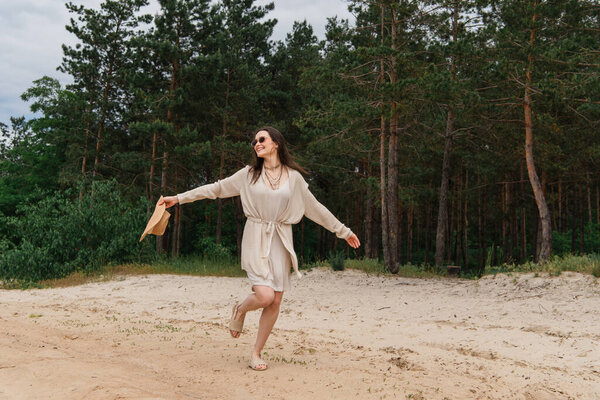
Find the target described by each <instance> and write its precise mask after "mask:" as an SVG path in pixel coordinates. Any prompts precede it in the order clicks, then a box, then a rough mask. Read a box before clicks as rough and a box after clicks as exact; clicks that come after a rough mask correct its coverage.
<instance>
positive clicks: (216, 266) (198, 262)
mask: <svg viewBox="0 0 600 400" xmlns="http://www.w3.org/2000/svg"><path fill="white" fill-rule="evenodd" d="M320 267H326V268H331V265H330V264H329V263H328V262H327V261H317V262H314V263H309V264H304V265H303V266H302V269H312V268H320ZM344 268H348V269H354V270H359V271H363V272H366V273H367V274H375V275H383V276H386V275H390V276H402V277H407V278H434V277H445V276H447V273H446V270H445V269H444V268H443V269H442V270H441V272H436V270H435V267H433V266H430V265H413V264H405V265H401V266H400V267H399V270H398V273H397V274H392V273H390V272H389V271H388V270H387V269H386V268H385V267H384V265H383V263H382V262H381V261H379V260H377V259H369V258H365V259H360V260H359V259H346V260H345V261H344ZM564 271H572V272H578V273H582V274H587V275H593V276H595V277H596V278H600V254H588V255H583V256H576V255H566V256H554V257H553V258H552V259H550V260H549V261H547V262H546V263H544V264H538V263H533V262H527V263H525V264H502V265H498V266H488V267H486V269H485V271H484V276H485V275H495V274H498V273H532V272H533V273H536V274H537V273H547V274H549V275H550V276H558V275H560V274H561V273H562V272H564ZM151 274H175V275H193V276H228V277H245V276H246V272H245V271H243V270H242V269H241V267H240V264H239V261H238V260H237V259H236V258H222V259H211V258H206V257H199V256H189V257H178V258H173V259H167V258H163V259H159V260H157V261H155V262H153V263H149V264H118V265H107V266H104V267H103V268H100V270H98V271H95V272H91V273H85V272H81V271H78V272H74V273H72V274H70V275H68V276H66V277H64V278H60V279H47V280H43V281H39V282H31V281H19V280H14V279H11V280H7V281H0V289H21V290H23V289H32V288H37V289H42V288H56V287H70V286H77V285H82V284H86V283H93V282H104V281H109V280H113V279H115V278H118V277H120V276H135V275H151ZM469 276H470V275H465V276H463V277H469Z"/></svg>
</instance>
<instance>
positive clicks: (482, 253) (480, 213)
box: [477, 174, 487, 276]
mask: <svg viewBox="0 0 600 400" xmlns="http://www.w3.org/2000/svg"><path fill="white" fill-rule="evenodd" d="M477 187H478V188H479V189H477V225H478V226H479V229H478V234H479V241H478V242H479V260H478V263H477V266H478V268H479V271H478V273H479V275H480V276H481V275H483V272H484V270H485V262H486V257H487V249H486V247H485V239H484V237H485V215H484V214H485V211H484V202H485V200H484V199H485V194H484V193H485V191H484V190H481V176H480V175H479V174H477Z"/></svg>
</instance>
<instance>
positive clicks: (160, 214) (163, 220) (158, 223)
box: [140, 196, 171, 242]
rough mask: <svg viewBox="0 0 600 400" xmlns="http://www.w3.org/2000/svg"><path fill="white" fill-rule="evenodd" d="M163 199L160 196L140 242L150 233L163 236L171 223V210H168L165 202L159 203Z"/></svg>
mask: <svg viewBox="0 0 600 400" xmlns="http://www.w3.org/2000/svg"><path fill="white" fill-rule="evenodd" d="M162 199H163V197H162V196H160V199H158V202H157V203H156V207H155V208H154V213H152V216H151V217H150V221H148V224H147V225H146V229H144V233H142V237H141V238H140V242H141V241H142V240H144V238H145V237H146V235H147V234H149V233H151V234H153V235H158V236H161V235H162V234H163V233H165V229H167V224H168V223H169V217H170V216H171V214H169V212H168V211H167V207H166V206H165V203H162V204H161V205H158V203H160V201H161V200H162Z"/></svg>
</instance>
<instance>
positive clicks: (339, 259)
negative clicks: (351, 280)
mask: <svg viewBox="0 0 600 400" xmlns="http://www.w3.org/2000/svg"><path fill="white" fill-rule="evenodd" d="M345 259H346V256H344V252H343V251H338V252H334V251H330V252H329V257H328V258H327V261H328V262H329V265H331V268H333V270H334V271H343V270H344V260H345Z"/></svg>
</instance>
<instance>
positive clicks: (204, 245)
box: [196, 236, 233, 261]
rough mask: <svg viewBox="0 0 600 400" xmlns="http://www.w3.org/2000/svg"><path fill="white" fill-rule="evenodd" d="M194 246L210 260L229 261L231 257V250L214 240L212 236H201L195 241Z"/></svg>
mask: <svg viewBox="0 0 600 400" xmlns="http://www.w3.org/2000/svg"><path fill="white" fill-rule="evenodd" d="M196 248H197V249H198V251H199V252H200V254H201V255H202V257H203V258H205V259H207V260H211V261H231V259H232V258H233V256H232V254H231V251H230V250H229V249H228V248H227V247H225V246H223V245H221V244H217V243H216V242H215V238H214V237H209V236H205V237H201V238H200V239H198V241H197V242H196Z"/></svg>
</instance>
